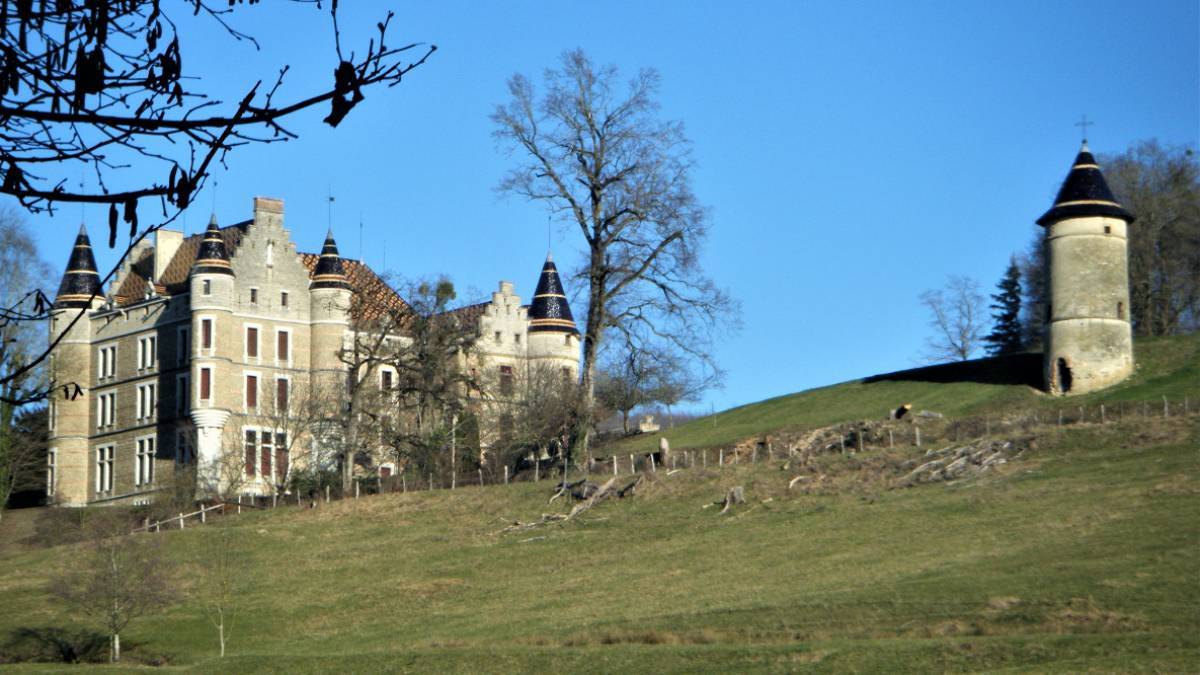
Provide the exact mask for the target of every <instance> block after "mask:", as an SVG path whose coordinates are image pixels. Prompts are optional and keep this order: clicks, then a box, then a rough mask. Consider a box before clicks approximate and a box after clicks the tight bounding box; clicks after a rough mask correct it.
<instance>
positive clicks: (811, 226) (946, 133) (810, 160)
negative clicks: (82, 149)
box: [32, 0, 1200, 409]
mask: <svg viewBox="0 0 1200 675" xmlns="http://www.w3.org/2000/svg"><path fill="white" fill-rule="evenodd" d="M341 4H342V11H343V17H342V25H343V32H344V37H345V39H347V40H349V43H348V44H350V45H354V44H360V43H363V42H365V40H366V39H367V38H369V37H370V36H371V32H372V31H373V30H374V28H373V26H374V22H375V21H376V20H377V19H378V18H380V16H381V15H382V13H383V11H384V9H385V3H382V2H355V3H350V2H343V3H341ZM387 4H392V3H387ZM392 6H393V9H394V10H395V11H396V14H397V16H396V18H395V19H394V24H395V25H394V27H393V37H392V38H391V42H392V43H399V42H401V41H402V40H405V41H407V40H423V41H430V42H434V43H436V44H437V45H438V46H439V48H440V49H439V51H438V52H437V54H436V55H435V56H434V57H433V58H432V59H431V60H430V61H429V63H428V64H427V65H425V66H424V67H422V68H420V69H418V70H417V71H414V72H413V73H412V74H411V75H410V77H409V78H408V79H407V80H406V81H405V82H404V83H403V84H402V85H400V86H399V87H396V88H394V89H389V90H381V89H375V90H369V91H368V92H367V100H366V101H365V102H364V103H363V104H362V105H361V106H359V108H357V109H356V110H354V112H353V113H352V114H351V116H350V117H349V118H348V120H347V122H345V123H344V124H343V126H342V127H341V128H339V129H336V130H334V129H329V128H327V127H324V126H323V125H321V124H320V118H321V117H322V116H324V114H325V112H326V111H325V110H324V109H321V110H320V111H313V112H310V113H305V114H303V115H302V116H300V117H298V118H296V119H295V120H294V121H293V123H292V125H291V128H292V129H293V130H294V131H297V132H299V133H300V135H301V138H300V140H298V141H294V142H290V143H287V144H280V145H273V146H267V147H251V148H245V149H241V150H238V151H236V152H234V153H233V154H232V155H231V159H230V164H229V170H228V171H223V172H221V173H220V174H219V175H218V176H217V180H218V181H219V183H220V187H219V188H218V190H217V192H216V198H215V207H216V212H217V215H218V217H219V218H220V220H221V221H222V222H224V223H229V222H234V221H236V220H241V219H244V218H247V217H249V214H250V205H251V198H252V197H253V196H254V195H268V196H274V197H282V198H283V199H284V200H285V202H286V216H285V222H286V225H287V226H288V227H289V228H290V229H291V230H292V232H293V236H294V237H295V239H296V240H297V242H298V245H299V246H300V248H301V250H308V251H316V250H319V248H320V242H321V238H322V236H323V234H324V231H325V227H326V221H327V216H326V198H325V196H326V192H327V190H328V189H330V188H332V191H333V193H334V195H335V197H336V202H335V205H334V212H333V221H334V229H335V232H336V234H337V236H338V241H339V244H340V245H341V248H342V252H343V254H344V255H347V256H352V257H357V256H358V255H359V237H358V227H357V223H358V221H359V218H360V217H361V218H362V220H363V222H364V223H365V225H364V233H365V234H364V243H363V246H362V251H363V256H364V257H365V259H366V261H367V262H368V263H370V264H371V265H373V266H376V267H384V266H385V260H386V268H388V269H390V270H393V271H395V272H398V273H400V274H404V275H408V276H424V275H435V274H440V273H447V274H449V275H450V276H451V277H452V278H453V279H454V280H455V282H456V284H457V285H458V286H459V288H460V289H462V290H463V291H464V293H463V294H464V295H468V296H481V295H483V294H485V293H487V292H489V291H491V290H492V289H493V288H494V287H495V284H496V282H497V281H498V280H500V279H508V280H512V281H514V282H516V284H517V289H518V292H520V293H522V294H524V295H525V296H528V295H529V294H530V293H531V292H532V289H533V285H534V283H535V281H536V278H537V273H538V270H539V269H540V265H541V261H542V259H543V257H544V255H545V249H546V215H545V211H544V210H543V208H542V207H540V206H538V205H535V204H528V203H525V202H523V201H521V200H519V199H516V198H504V197H502V196H500V195H498V194H497V193H496V192H495V190H494V187H495V185H496V184H497V182H498V181H499V179H500V177H501V176H502V175H503V173H504V171H505V169H506V168H507V167H509V166H511V164H512V160H510V159H509V158H506V157H505V156H504V155H503V153H501V152H499V151H498V150H497V149H496V147H495V144H494V142H493V140H492V138H491V129H492V128H491V125H490V122H489V121H488V114H489V113H490V111H491V110H492V108H493V107H494V106H495V105H496V104H497V103H501V102H503V101H504V100H505V80H506V79H507V78H508V77H509V76H510V75H511V74H512V73H514V72H522V73H526V74H528V75H531V76H535V77H540V73H541V72H542V70H543V69H545V68H546V67H549V66H553V65H555V63H556V61H557V59H558V57H559V55H560V54H561V53H562V52H563V51H564V50H566V49H570V48H574V47H582V48H583V49H584V50H585V51H587V52H588V53H589V54H590V55H591V56H592V57H593V58H594V59H595V60H596V61H598V62H603V63H614V64H616V65H617V66H619V67H620V68H621V69H622V70H623V71H625V72H628V73H632V72H633V71H634V70H635V69H637V68H640V67H644V66H652V67H654V68H657V69H658V70H659V71H660V72H661V74H662V80H663V86H662V91H661V96H660V99H661V102H662V104H663V110H662V112H663V115H664V116H665V117H670V118H675V119H681V120H683V121H684V122H685V124H686V128H687V132H688V135H689V136H690V138H691V139H692V141H693V143H694V152H695V158H696V160H697V163H698V167H697V169H696V171H695V175H694V187H695V191H696V193H697V194H698V195H699V197H700V198H701V200H702V201H703V202H704V203H706V204H707V205H709V206H710V207H711V209H712V224H711V238H710V241H709V243H708V246H707V249H706V252H705V261H706V266H707V269H708V270H709V272H710V273H711V275H712V276H713V278H715V279H716V280H717V282H718V283H719V284H720V285H722V286H724V287H726V288H728V290H729V291H730V292H731V293H732V294H733V295H734V296H735V297H737V298H739V299H740V300H741V301H742V303H743V307H744V315H743V320H744V327H743V330H742V331H741V333H739V334H737V335H735V336H732V337H730V338H728V339H726V340H725V341H724V342H723V343H721V345H720V347H719V352H718V356H719V360H720V361H721V363H722V364H723V366H724V367H725V368H726V369H727V371H728V373H729V377H728V383H727V386H726V388H725V389H724V390H721V391H716V392H712V393H711V394H709V395H708V396H707V397H706V399H705V400H704V402H703V403H702V404H701V405H700V406H698V407H700V408H704V409H707V408H709V407H710V406H712V407H715V408H716V409H722V408H725V407H729V406H733V405H738V404H742V403H747V402H751V401H756V400H760V399H763V398H767V397H771V396H776V395H780V394H786V393H790V392H793V391H798V390H801V389H805V388H809V387H813V386H820V385H823V384H829V383H833V382H837V381H843V380H847V379H850V378H854V377H858V376H863V375H869V374H872V373H876V372H882V371H889V370H896V369H901V368H905V367H909V366H911V365H912V364H913V362H914V359H915V358H916V357H917V355H918V353H919V352H920V351H921V348H922V344H923V338H924V336H925V335H926V333H927V328H926V323H925V316H924V315H923V313H922V311H921V309H920V307H919V306H918V303H917V296H918V295H919V294H920V293H921V291H923V290H925V289H928V288H932V287H936V286H938V285H940V284H941V283H942V282H943V280H944V278H945V276H946V275H948V274H968V275H972V276H975V277H977V278H978V279H979V280H980V281H981V282H982V283H983V284H984V285H985V287H987V288H989V289H990V288H991V287H992V285H993V284H994V283H995V282H996V280H997V279H998V278H999V276H1000V274H1001V272H1002V271H1003V268H1004V266H1005V264H1006V263H1007V261H1008V258H1009V255H1010V254H1011V253H1013V252H1014V251H1019V250H1023V249H1024V248H1025V246H1026V245H1027V243H1028V241H1029V239H1030V236H1031V234H1032V232H1033V228H1034V225H1033V221H1034V219H1036V218H1037V217H1038V216H1039V215H1040V214H1041V213H1042V212H1043V211H1044V210H1045V209H1046V208H1047V207H1048V206H1049V204H1050V201H1051V199H1052V197H1053V194H1054V192H1055V190H1056V189H1057V187H1058V184H1059V182H1060V181H1061V179H1062V177H1063V176H1064V175H1065V172H1066V170H1067V169H1068V167H1069V165H1070V162H1071V160H1072V158H1073V156H1074V153H1075V151H1076V150H1077V146H1078V142H1079V129H1078V128H1076V127H1075V126H1073V124H1074V123H1075V122H1076V121H1077V120H1078V119H1079V116H1080V115H1081V114H1083V113H1086V114H1087V115H1088V117H1089V118H1090V119H1093V120H1095V122H1096V124H1095V126H1094V127H1092V129H1091V131H1090V133H1089V138H1090V140H1091V145H1092V148H1093V150H1095V151H1096V152H1098V153H1111V152H1119V151H1121V150H1123V149H1124V148H1126V147H1127V146H1128V145H1129V144H1130V143H1133V142H1135V141H1137V140H1140V139H1148V138H1158V139H1159V140H1160V141H1163V142H1165V143H1169V144H1187V145H1190V146H1192V147H1195V146H1196V144H1197V135H1198V133H1200V132H1198V127H1200V65H1198V61H1200V56H1198V55H1200V40H1198V26H1200V16H1198V14H1200V12H1198V9H1197V7H1198V5H1197V3H1196V2H1194V1H1186V2H1168V1H1166V0H1156V1H1155V2H1149V3H1143V2H1006V3H985V2H937V3H934V2H783V3H768V2H756V3H730V2H604V3H598V2H586V3H584V2H560V3H535V2H526V1H521V2H506V3H483V2H458V3H453V2H437V3H433V2H426V3H420V4H404V3H394V4H392ZM233 21H234V23H235V25H237V26H238V27H240V28H242V29H243V30H246V31H247V32H250V33H252V34H254V35H255V36H256V37H258V38H259V39H260V41H261V42H262V44H263V49H262V51H260V52H256V51H254V50H253V48H251V47H249V46H247V45H245V44H238V43H234V42H232V41H230V40H229V39H228V38H225V37H222V36H220V35H218V34H216V33H215V32H213V31H212V30H210V28H201V29H200V31H199V32H198V33H196V34H194V35H195V36H193V37H191V38H187V37H186V36H185V42H184V59H185V65H186V66H187V67H190V68H193V70H192V74H200V75H204V76H207V77H209V78H212V80H211V81H212V82H218V81H219V82H220V84H219V85H215V86H216V88H218V89H221V90H224V91H225V92H226V95H227V96H228V97H230V98H233V97H234V95H235V92H236V91H241V90H244V88H246V87H248V86H249V85H250V84H252V83H253V81H254V80H256V79H260V78H261V79H265V80H267V81H270V80H272V79H273V76H274V73H275V71H276V70H277V68H278V66H279V64H280V63H289V64H291V66H292V77H291V78H290V79H289V81H288V84H287V86H286V88H285V89H284V92H285V93H290V94H292V95H294V96H296V97H300V96H302V95H306V94H307V93H309V92H311V91H314V90H316V89H318V88H321V87H325V86H327V85H328V80H329V79H330V73H331V72H332V67H333V65H334V57H333V53H332V41H331V39H330V36H329V34H328V28H327V22H326V19H325V16H324V15H323V14H319V13H317V12H316V11H315V10H312V9H311V8H306V7H293V8H285V7H280V6H279V5H277V4H275V3H262V4H259V5H256V6H252V7H242V8H239V10H238V12H237V13H236V14H235V15H234V18H233ZM268 26H269V28H268ZM129 179H130V181H131V182H132V181H133V180H134V179H136V176H130V177H129ZM213 203H214V201H213V198H212V196H211V195H209V194H204V195H202V196H201V197H199V198H198V199H197V204H196V206H195V207H193V209H192V210H191V211H190V213H189V214H188V218H187V229H188V231H189V232H195V231H197V230H199V229H200V228H202V227H203V225H204V224H205V223H206V222H207V219H208V214H209V211H210V209H211V208H212V205H213ZM32 219H33V222H34V224H35V225H36V230H37V232H38V237H39V244H40V246H41V248H42V251H43V256H44V257H45V258H46V259H47V260H48V261H49V262H50V263H51V264H52V266H53V268H54V269H55V270H60V269H62V267H63V265H65V262H66V257H67V254H68V251H69V247H70V242H71V239H72V238H73V235H74V231H75V228H76V227H77V225H78V222H79V219H80V215H79V212H78V210H77V209H71V208H68V209H65V210H63V211H61V212H59V214H58V215H56V216H55V217H53V218H48V217H45V216H35V217H32ZM87 220H88V224H89V230H90V231H91V232H92V233H93V238H94V240H95V242H96V243H97V245H98V247H100V245H101V244H102V241H103V238H104V232H103V229H104V225H103V214H102V213H101V211H100V210H99V209H95V210H94V211H93V212H89V213H88V214H87ZM576 236H577V233H576V231H574V230H571V229H569V228H567V227H560V228H558V229H557V231H556V232H555V235H554V239H555V243H554V249H555V255H556V258H557V259H558V260H559V261H560V264H561V261H566V262H567V263H568V264H569V263H570V262H571V261H573V260H575V259H576V258H577V256H578V254H579V251H580V245H579V243H578V242H577V241H576ZM99 252H100V255H99V258H100V263H101V265H102V266H104V265H105V263H111V255H109V254H108V252H107V251H106V250H104V249H103V248H99ZM575 309H576V314H577V315H579V314H581V310H582V303H581V302H576V304H575Z"/></svg>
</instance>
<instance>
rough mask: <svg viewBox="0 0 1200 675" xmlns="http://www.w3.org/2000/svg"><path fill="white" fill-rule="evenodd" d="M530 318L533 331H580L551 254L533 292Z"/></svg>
mask: <svg viewBox="0 0 1200 675" xmlns="http://www.w3.org/2000/svg"><path fill="white" fill-rule="evenodd" d="M529 319H530V321H529V332H531V333H542V332H547V333H550V332H554V333H578V332H579V331H578V330H576V329H575V319H574V318H573V317H572V316H571V306H570V305H568V304H567V294H566V293H565V292H564V291H563V286H562V281H561V280H560V279H559V277H558V268H557V267H555V265H554V260H553V258H551V257H550V256H549V255H547V256H546V264H545V265H543V266H542V276H540V277H538V283H537V290H535V291H534V292H533V302H532V303H530V305H529Z"/></svg>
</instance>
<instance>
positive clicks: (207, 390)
mask: <svg viewBox="0 0 1200 675" xmlns="http://www.w3.org/2000/svg"><path fill="white" fill-rule="evenodd" d="M211 398H212V370H211V369H209V368H201V369H200V400H201V401H207V400H209V399H211Z"/></svg>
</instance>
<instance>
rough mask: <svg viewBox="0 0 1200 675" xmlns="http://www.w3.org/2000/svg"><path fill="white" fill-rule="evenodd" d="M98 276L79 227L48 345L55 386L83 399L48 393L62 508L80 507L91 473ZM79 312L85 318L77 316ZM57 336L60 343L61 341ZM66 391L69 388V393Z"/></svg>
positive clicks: (56, 302) (85, 498) (57, 490)
mask: <svg viewBox="0 0 1200 675" xmlns="http://www.w3.org/2000/svg"><path fill="white" fill-rule="evenodd" d="M100 290H101V289H100V274H99V272H97V271H96V258H95V256H94V255H93V254H92V243H91V241H90V240H89V239H88V235H87V230H86V229H85V228H84V226H83V225H80V226H79V234H78V235H77V236H76V237H75V246H74V248H72V249H71V257H70V260H68V261H67V269H66V271H65V272H64V273H63V277H62V282H61V283H60V284H59V286H58V296H57V297H56V298H55V300H54V308H53V309H52V310H51V311H50V341H51V344H53V343H54V341H55V340H58V344H57V345H56V346H55V347H54V351H53V352H52V355H51V359H52V360H51V363H50V370H51V373H50V377H51V379H52V380H53V382H54V384H55V385H56V386H57V387H63V386H67V385H70V384H72V383H74V384H78V385H79V386H80V387H81V388H82V389H83V392H84V393H83V395H80V396H75V397H74V398H72V397H71V396H69V395H67V396H64V395H63V391H64V390H63V389H61V388H60V389H56V390H55V391H53V392H51V395H52V396H53V397H54V398H53V406H52V407H51V409H50V414H51V415H53V418H52V419H51V420H50V435H49V446H50V448H52V449H54V450H55V453H56V456H55V457H54V462H55V478H54V482H55V485H53V486H47V487H51V488H53V490H54V499H55V501H56V502H57V503H59V504H62V505H64V506H83V505H85V504H87V502H88V496H89V494H90V490H89V486H90V485H91V484H92V483H91V481H90V480H89V474H88V471H89V468H90V467H91V466H92V462H91V452H90V447H89V444H88V435H89V434H90V432H91V428H92V427H91V417H90V415H91V412H92V409H93V408H94V407H95V406H94V405H93V404H92V397H91V395H90V394H91V385H92V380H93V378H92V347H91V341H92V322H91V319H90V317H88V316H87V312H88V311H89V310H92V309H96V307H97V306H98V305H99V304H100V303H101V302H102V301H103V297H102V296H101V295H100ZM80 313H82V314H83V316H80ZM60 337H61V339H60ZM69 390H70V388H68V391H69Z"/></svg>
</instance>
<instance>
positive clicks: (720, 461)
mask: <svg viewBox="0 0 1200 675" xmlns="http://www.w3.org/2000/svg"><path fill="white" fill-rule="evenodd" d="M717 466H725V448H721V449H719V450H717Z"/></svg>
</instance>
